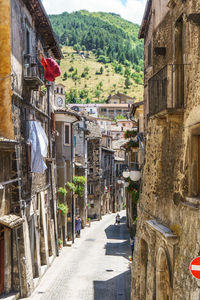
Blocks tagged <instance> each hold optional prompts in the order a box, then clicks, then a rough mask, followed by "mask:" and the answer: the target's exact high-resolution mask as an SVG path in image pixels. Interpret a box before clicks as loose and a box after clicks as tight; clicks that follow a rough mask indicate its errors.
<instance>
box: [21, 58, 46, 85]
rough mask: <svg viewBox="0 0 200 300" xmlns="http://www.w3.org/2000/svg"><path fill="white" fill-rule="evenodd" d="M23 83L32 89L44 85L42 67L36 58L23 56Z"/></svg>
mask: <svg viewBox="0 0 200 300" xmlns="http://www.w3.org/2000/svg"><path fill="white" fill-rule="evenodd" d="M24 81H25V83H26V84H27V85H28V86H29V87H31V88H34V89H35V88H36V89H37V88H38V86H39V85H44V67H43V66H42V64H41V62H40V61H39V59H38V58H37V57H36V56H33V55H30V54H25V55H24Z"/></svg>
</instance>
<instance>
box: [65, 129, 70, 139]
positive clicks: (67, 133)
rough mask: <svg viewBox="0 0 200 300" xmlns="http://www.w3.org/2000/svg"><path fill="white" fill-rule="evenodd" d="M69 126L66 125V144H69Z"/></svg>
mask: <svg viewBox="0 0 200 300" xmlns="http://www.w3.org/2000/svg"><path fill="white" fill-rule="evenodd" d="M69 135H70V132H69V125H65V144H69Z"/></svg>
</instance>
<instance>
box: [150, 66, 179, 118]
mask: <svg viewBox="0 0 200 300" xmlns="http://www.w3.org/2000/svg"><path fill="white" fill-rule="evenodd" d="M148 93H149V115H150V116H151V115H154V114H157V113H159V112H161V111H163V110H165V109H170V108H171V109H172V108H182V107H184V65H178V64H177V65H176V64H173V65H166V66H165V67H164V68H162V69H161V70H160V71H159V72H157V73H156V74H155V75H154V76H152V77H151V78H150V79H149V81H148Z"/></svg>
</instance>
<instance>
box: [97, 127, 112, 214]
mask: <svg viewBox="0 0 200 300" xmlns="http://www.w3.org/2000/svg"><path fill="white" fill-rule="evenodd" d="M114 152H115V151H114V150H113V149H112V137H111V135H110V134H109V133H104V132H102V143H101V154H100V160H101V169H102V177H101V213H102V215H104V214H106V213H109V212H112V211H114V197H113V196H114V194H113V192H114V191H113V175H114V174H113V172H114Z"/></svg>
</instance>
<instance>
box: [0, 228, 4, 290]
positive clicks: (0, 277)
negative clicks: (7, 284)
mask: <svg viewBox="0 0 200 300" xmlns="http://www.w3.org/2000/svg"><path fill="white" fill-rule="evenodd" d="M3 290H4V230H3V227H2V226H0V294H2V293H3Z"/></svg>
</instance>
